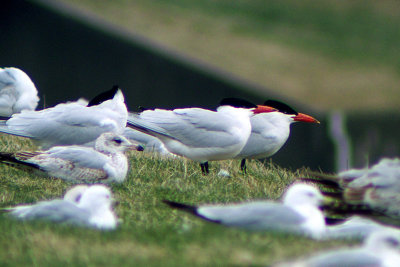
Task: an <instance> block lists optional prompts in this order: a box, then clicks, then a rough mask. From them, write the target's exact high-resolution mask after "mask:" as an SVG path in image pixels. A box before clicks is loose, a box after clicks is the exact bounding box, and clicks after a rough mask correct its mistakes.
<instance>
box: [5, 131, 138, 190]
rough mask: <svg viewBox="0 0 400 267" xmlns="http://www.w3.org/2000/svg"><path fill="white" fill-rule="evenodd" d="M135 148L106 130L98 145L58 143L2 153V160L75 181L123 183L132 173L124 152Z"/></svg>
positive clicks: (97, 142)
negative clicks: (127, 175)
mask: <svg viewBox="0 0 400 267" xmlns="http://www.w3.org/2000/svg"><path fill="white" fill-rule="evenodd" d="M131 147H132V145H131V143H130V142H129V141H128V140H127V139H126V138H125V137H124V136H122V135H117V134H114V133H103V134H102V135H100V137H98V138H97V140H96V143H95V147H94V148H91V147H85V146H55V147H52V148H50V149H49V150H47V151H36V152H19V153H3V152H0V162H4V163H8V164H12V165H16V166H28V167H30V168H33V169H35V170H39V171H41V172H44V173H46V174H47V175H49V176H51V177H56V178H61V179H64V180H67V181H71V182H88V183H93V182H101V183H109V182H117V183H121V182H123V181H124V180H125V177H126V174H127V172H128V159H127V157H126V156H125V154H124V152H125V151H126V150H127V149H130V148H131Z"/></svg>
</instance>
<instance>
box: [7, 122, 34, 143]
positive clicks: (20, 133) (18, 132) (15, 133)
mask: <svg viewBox="0 0 400 267" xmlns="http://www.w3.org/2000/svg"><path fill="white" fill-rule="evenodd" d="M0 133H6V134H11V135H15V136H20V137H25V138H30V139H35V137H34V136H32V135H29V134H27V133H24V132H22V131H17V130H11V129H9V128H8V126H7V125H6V124H3V123H1V122H0Z"/></svg>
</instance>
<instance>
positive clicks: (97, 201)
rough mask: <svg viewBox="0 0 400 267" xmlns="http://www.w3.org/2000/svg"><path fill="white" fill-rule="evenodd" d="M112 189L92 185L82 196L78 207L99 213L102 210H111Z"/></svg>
mask: <svg viewBox="0 0 400 267" xmlns="http://www.w3.org/2000/svg"><path fill="white" fill-rule="evenodd" d="M112 201H113V199H112V195H111V191H110V189H109V188H108V187H107V186H105V185H92V186H90V187H88V188H87V189H86V190H85V191H84V192H83V194H82V196H81V198H80V201H79V204H78V206H79V207H81V208H83V209H87V210H89V211H91V212H92V213H97V212H98V211H100V210H109V209H111V206H112Z"/></svg>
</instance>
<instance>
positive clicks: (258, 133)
mask: <svg viewBox="0 0 400 267" xmlns="http://www.w3.org/2000/svg"><path fill="white" fill-rule="evenodd" d="M264 106H269V107H272V108H275V109H276V111H275V112H270V113H260V114H257V115H254V116H252V117H251V118H250V122H251V134H250V137H249V139H248V140H247V142H246V145H245V146H244V147H243V149H242V150H241V151H240V153H239V154H237V155H236V157H235V158H237V159H242V162H241V169H242V170H243V171H246V159H264V158H266V157H270V156H272V155H274V154H275V153H276V152H278V150H279V149H281V147H282V146H283V145H284V144H285V143H286V140H287V139H288V138H289V134H290V125H291V124H292V123H294V122H308V123H319V121H318V120H316V119H314V118H313V117H311V116H309V115H306V114H303V113H298V112H297V111H295V110H294V109H293V108H291V107H289V106H288V105H286V104H284V103H282V102H279V101H276V100H267V101H265V102H264Z"/></svg>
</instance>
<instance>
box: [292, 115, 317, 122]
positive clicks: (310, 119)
mask: <svg viewBox="0 0 400 267" xmlns="http://www.w3.org/2000/svg"><path fill="white" fill-rule="evenodd" d="M293 120H294V121H302V122H310V123H318V124H319V123H320V122H319V121H318V120H316V119H314V118H313V117H311V116H310V115H307V114H303V113H299V114H297V116H295V117H293Z"/></svg>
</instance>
